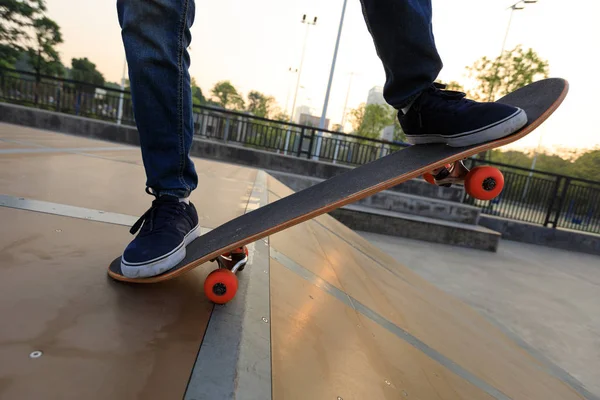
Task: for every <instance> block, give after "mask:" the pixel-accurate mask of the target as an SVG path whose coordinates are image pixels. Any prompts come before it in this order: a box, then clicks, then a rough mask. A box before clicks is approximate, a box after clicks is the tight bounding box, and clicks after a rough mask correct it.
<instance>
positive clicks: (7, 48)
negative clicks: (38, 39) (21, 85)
mask: <svg viewBox="0 0 600 400" xmlns="http://www.w3.org/2000/svg"><path fill="white" fill-rule="evenodd" d="M44 11H46V6H45V4H44V2H43V0H2V1H1V2H0V60H2V63H3V65H6V66H13V65H14V63H15V62H16V61H17V59H18V58H19V55H20V53H22V52H24V51H26V50H27V45H28V42H29V40H30V34H29V32H28V31H29V30H30V28H31V27H32V26H33V23H34V21H35V20H36V18H38V17H39V16H40V15H41V14H42V13H43V12H44Z"/></svg>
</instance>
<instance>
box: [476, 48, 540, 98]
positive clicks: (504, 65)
mask: <svg viewBox="0 0 600 400" xmlns="http://www.w3.org/2000/svg"><path fill="white" fill-rule="evenodd" d="M467 71H469V77H471V78H475V79H476V80H477V82H478V83H479V84H478V86H477V88H476V89H475V90H474V91H472V92H470V93H469V97H470V98H472V99H474V100H479V101H494V100H496V99H498V98H499V97H501V96H503V95H505V94H508V93H510V92H512V91H514V90H516V89H518V88H520V87H523V86H525V85H528V84H530V83H532V82H534V81H536V80H539V79H542V78H547V77H548V73H549V71H548V62H547V61H546V60H543V59H542V58H540V56H539V55H538V54H537V53H536V52H535V51H533V50H532V49H528V50H523V48H521V46H520V45H518V46H517V47H515V48H514V49H513V50H510V51H504V52H503V53H502V55H501V56H498V57H497V58H496V59H495V60H494V61H492V60H491V59H489V58H487V57H482V58H481V59H479V60H478V61H476V62H475V63H474V64H473V65H472V66H471V67H467Z"/></svg>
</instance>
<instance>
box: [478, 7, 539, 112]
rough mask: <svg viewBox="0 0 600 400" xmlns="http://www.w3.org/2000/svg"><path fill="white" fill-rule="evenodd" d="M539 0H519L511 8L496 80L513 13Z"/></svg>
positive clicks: (495, 73)
mask: <svg viewBox="0 0 600 400" xmlns="http://www.w3.org/2000/svg"><path fill="white" fill-rule="evenodd" d="M537 1H538V0H519V1H517V2H516V3H514V4H513V5H511V6H510V7H508V8H510V16H509V17H508V25H507V26H506V33H505V34H504V40H503V41H502V50H500V57H499V60H497V62H496V69H495V71H494V78H496V77H497V75H498V69H499V68H500V60H501V59H502V55H503V54H504V48H505V46H506V38H507V37H508V31H509V30H510V23H511V22H512V17H513V13H514V12H515V10H522V9H524V8H525V6H524V4H534V3H537ZM494 82H495V79H493V80H492V83H491V85H490V92H489V93H488V99H487V101H488V102H490V101H492V95H493V93H494Z"/></svg>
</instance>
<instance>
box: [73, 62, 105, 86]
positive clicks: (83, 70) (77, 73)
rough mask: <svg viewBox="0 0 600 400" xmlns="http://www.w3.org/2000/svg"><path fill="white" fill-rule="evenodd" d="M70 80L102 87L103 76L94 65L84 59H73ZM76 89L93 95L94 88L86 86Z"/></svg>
mask: <svg viewBox="0 0 600 400" xmlns="http://www.w3.org/2000/svg"><path fill="white" fill-rule="evenodd" d="M71 79H73V80H75V81H80V82H85V83H89V84H91V85H96V86H104V75H102V73H100V71H98V70H97V69H96V64H94V63H93V62H91V61H90V60H88V59H87V57H85V58H73V59H72V60H71ZM77 87H78V89H79V90H81V91H82V92H86V93H94V90H95V89H94V87H93V86H88V85H80V84H78V85H77Z"/></svg>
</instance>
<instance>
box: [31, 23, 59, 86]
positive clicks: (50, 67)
mask: <svg viewBox="0 0 600 400" xmlns="http://www.w3.org/2000/svg"><path fill="white" fill-rule="evenodd" d="M33 29H34V31H35V42H34V45H33V46H30V47H29V48H28V49H27V54H28V56H29V62H30V63H31V66H32V67H33V69H34V70H35V72H36V73H37V74H38V75H39V74H44V75H55V76H56V75H59V76H62V75H63V73H64V66H63V65H62V63H61V62H60V56H59V55H58V51H57V50H56V49H55V48H54V47H55V46H56V45H58V44H60V43H62V42H63V39H62V35H61V33H60V27H59V26H58V24H57V23H56V22H54V21H53V20H51V19H50V18H48V17H41V18H38V19H35V20H34V21H33Z"/></svg>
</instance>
